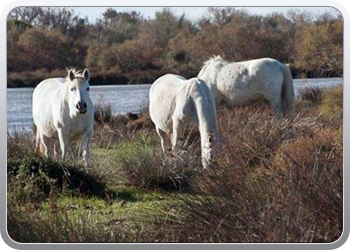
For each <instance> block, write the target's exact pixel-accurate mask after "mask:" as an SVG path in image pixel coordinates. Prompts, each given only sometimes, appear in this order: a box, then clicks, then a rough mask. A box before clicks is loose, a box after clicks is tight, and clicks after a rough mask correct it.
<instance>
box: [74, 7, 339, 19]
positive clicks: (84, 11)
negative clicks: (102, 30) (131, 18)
mask: <svg viewBox="0 0 350 250" xmlns="http://www.w3.org/2000/svg"><path fill="white" fill-rule="evenodd" d="M113 8H114V9H116V10H117V11H132V10H135V11H137V12H140V13H141V14H142V15H143V16H144V17H145V18H147V17H150V18H153V17H154V15H155V13H156V12H157V11H159V10H162V9H163V8H164V7H113ZM74 9H75V10H76V13H77V14H79V15H80V16H81V17H85V16H87V17H88V19H89V21H90V22H94V21H95V20H96V19H98V18H102V13H103V12H105V11H106V9H108V7H76V8H74ZM170 9H172V10H173V11H174V12H175V14H177V15H181V14H183V13H185V15H186V16H187V17H188V18H190V19H199V18H201V17H202V16H203V15H205V14H207V7H170ZM237 9H246V10H248V12H249V13H251V14H261V15H266V14H270V13H272V12H280V13H284V14H285V13H287V12H288V11H289V10H292V9H295V10H300V11H309V12H311V13H312V14H315V15H319V14H322V13H324V12H330V13H332V14H334V15H337V14H338V13H339V12H338V10H336V9H334V8H331V7H237Z"/></svg>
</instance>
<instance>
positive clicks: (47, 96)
mask: <svg viewBox="0 0 350 250" xmlns="http://www.w3.org/2000/svg"><path fill="white" fill-rule="evenodd" d="M89 79H90V72H89V70H88V69H85V70H84V72H83V73H80V72H78V71H76V70H74V69H73V70H68V76H67V77H66V78H51V79H46V80H44V81H42V82H41V83H39V84H38V86H37V87H36V88H35V90H34V93H33V120H34V124H35V125H36V127H37V129H36V149H40V144H42V146H43V148H44V153H45V156H46V157H51V156H52V149H53V148H54V144H55V141H57V138H58V140H59V144H60V148H61V151H62V159H64V158H65V156H66V154H67V150H68V143H69V141H70V140H73V139H77V138H79V137H81V136H82V139H83V159H84V163H85V166H87V164H88V160H89V155H90V149H89V142H90V138H91V136H92V132H93V121H94V107H93V105H92V102H91V100H90V96H89V89H90V87H89ZM54 151H55V152H54V153H55V154H56V150H55V148H54Z"/></svg>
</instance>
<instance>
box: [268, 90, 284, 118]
mask: <svg viewBox="0 0 350 250" xmlns="http://www.w3.org/2000/svg"><path fill="white" fill-rule="evenodd" d="M266 99H267V100H268V101H269V102H270V103H271V105H272V108H273V112H274V115H275V117H277V118H280V117H281V115H282V100H281V97H280V96H279V95H275V96H273V97H268V98H266Z"/></svg>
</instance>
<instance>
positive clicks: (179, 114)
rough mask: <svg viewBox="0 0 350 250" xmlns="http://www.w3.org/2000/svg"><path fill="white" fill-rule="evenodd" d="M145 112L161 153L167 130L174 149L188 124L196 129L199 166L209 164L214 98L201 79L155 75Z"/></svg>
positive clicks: (214, 126)
mask: <svg viewBox="0 0 350 250" xmlns="http://www.w3.org/2000/svg"><path fill="white" fill-rule="evenodd" d="M149 111H150V116H151V119H152V121H153V122H154V124H155V126H156V131H157V134H158V135H159V137H160V139H161V145H162V149H163V152H164V153H166V150H168V144H169V141H168V139H169V138H170V135H171V133H172V150H173V151H174V150H175V149H176V144H177V142H178V139H179V136H181V135H182V131H183V128H184V126H185V125H186V124H190V123H192V124H193V125H195V126H197V127H198V128H199V132H200V137H201V151H202V165H203V167H204V168H206V167H208V166H209V165H210V163H211V160H212V158H213V142H214V140H216V139H217V137H218V125H217V115H216V106H215V100H214V98H213V95H212V93H211V92H210V90H209V89H208V87H207V85H206V84H205V83H204V82H203V81H202V80H199V79H198V78H192V79H189V80H187V79H185V78H183V77H182V76H178V75H173V74H167V75H164V76H162V77H160V78H158V79H157V80H156V81H155V82H154V83H153V85H152V87H151V90H150V104H149Z"/></svg>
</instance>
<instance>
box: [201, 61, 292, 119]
mask: <svg viewBox="0 0 350 250" xmlns="http://www.w3.org/2000/svg"><path fill="white" fill-rule="evenodd" d="M198 78H200V79H203V80H204V82H206V83H207V84H208V87H209V89H210V90H211V91H212V93H213V95H214V97H215V100H216V102H217V103H218V102H220V101H226V102H228V103H229V104H231V105H234V106H235V105H243V104H246V103H249V102H250V101H254V100H256V99H259V98H261V97H262V98H264V99H266V100H267V101H269V103H271V105H272V107H273V109H274V112H275V114H276V115H277V116H279V115H280V114H282V113H283V114H286V115H287V114H293V111H294V85H293V78H292V75H291V72H290V69H289V66H288V65H286V64H283V63H281V62H279V61H277V60H275V59H271V58H262V59H255V60H249V61H243V62H228V61H226V60H224V59H222V58H221V56H216V57H213V58H211V59H209V60H208V61H207V62H205V63H204V65H203V67H202V69H201V70H200V72H199V74H198Z"/></svg>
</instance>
